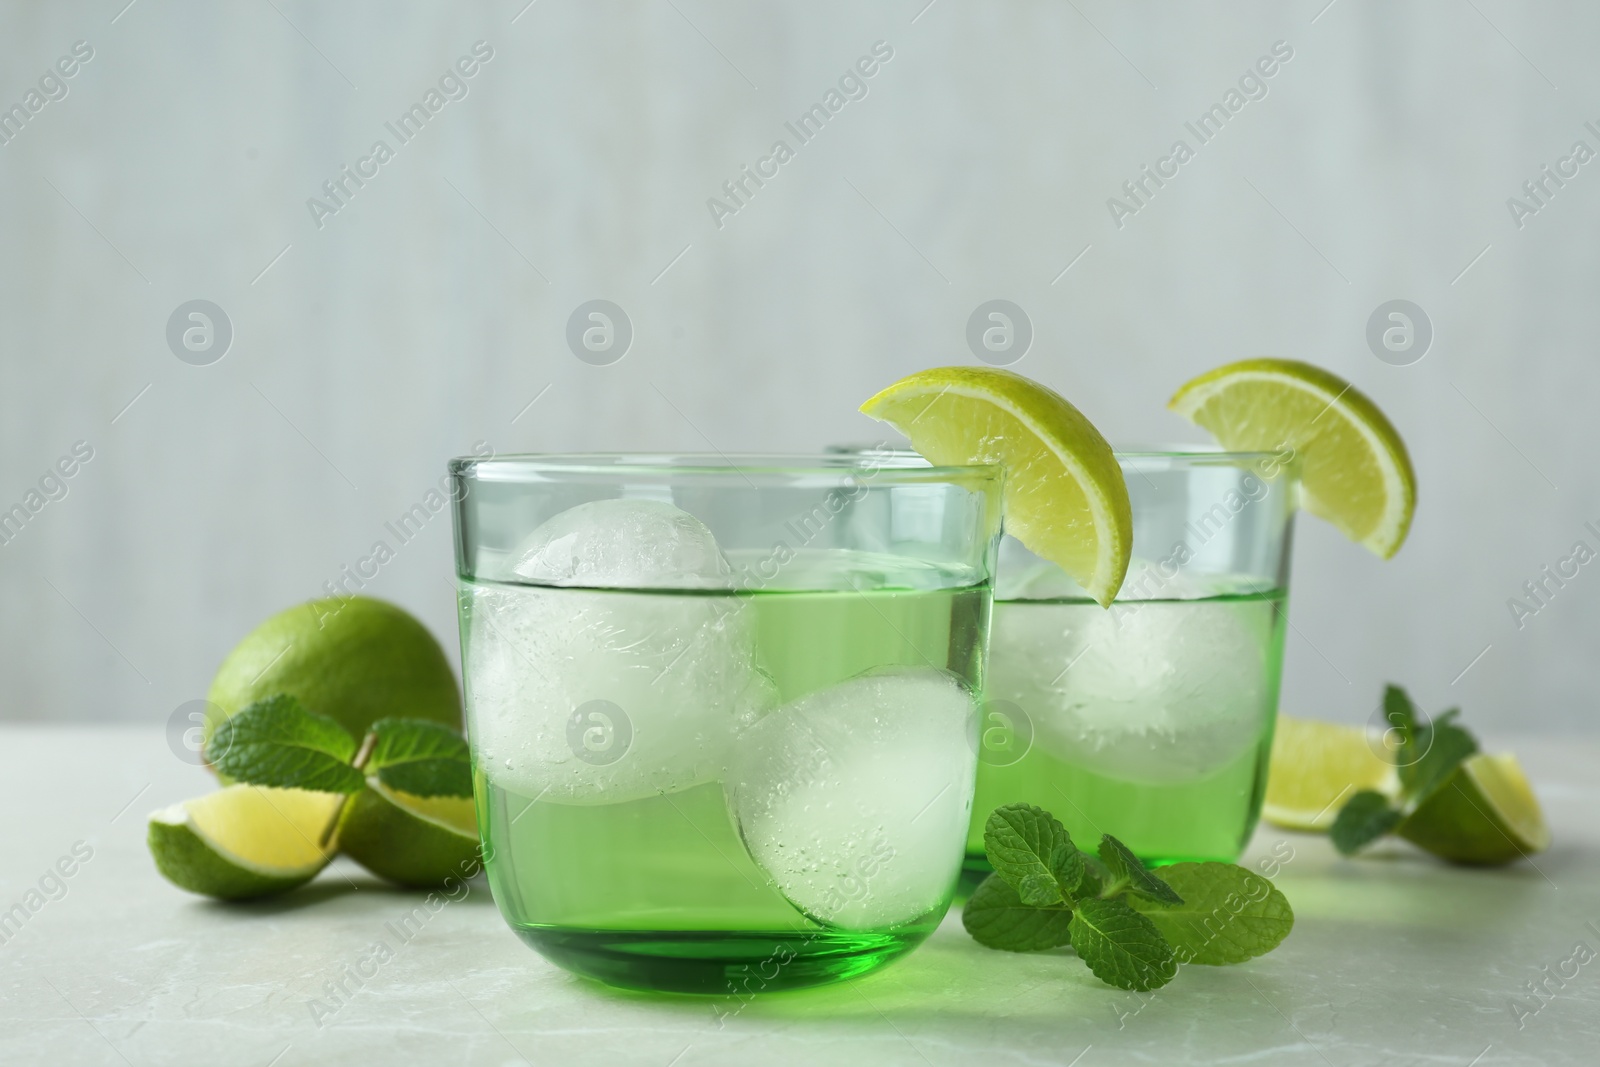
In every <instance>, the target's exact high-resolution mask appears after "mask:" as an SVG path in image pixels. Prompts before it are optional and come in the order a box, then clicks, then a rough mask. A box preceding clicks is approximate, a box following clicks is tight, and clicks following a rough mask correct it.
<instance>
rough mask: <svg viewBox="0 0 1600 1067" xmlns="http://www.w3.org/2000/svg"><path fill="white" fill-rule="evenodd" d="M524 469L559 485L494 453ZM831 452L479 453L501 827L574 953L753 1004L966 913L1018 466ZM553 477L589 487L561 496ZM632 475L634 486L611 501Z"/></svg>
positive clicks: (637, 977)
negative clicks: (996, 494)
mask: <svg viewBox="0 0 1600 1067" xmlns="http://www.w3.org/2000/svg"><path fill="white" fill-rule="evenodd" d="M518 462H520V463H524V464H531V465H533V466H534V467H535V468H536V470H535V472H534V473H535V474H536V475H538V478H536V479H533V480H531V481H523V480H522V479H521V478H520V477H519V476H520V475H521V474H522V473H523V472H521V471H518V470H516V469H512V470H509V471H502V470H500V469H497V468H496V467H495V464H496V463H507V464H510V463H518ZM816 462H817V464H818V467H817V469H805V470H801V471H799V472H798V473H794V474H791V473H789V472H788V471H786V470H785V471H783V472H782V473H779V472H775V471H773V470H770V469H762V467H761V466H760V465H759V464H756V463H744V462H742V463H740V464H739V465H738V466H737V468H735V467H733V466H729V465H726V464H722V463H719V461H717V460H710V461H704V460H702V461H700V463H699V465H698V466H696V467H695V468H692V469H691V471H690V473H689V474H685V473H684V468H683V465H682V464H671V465H668V464H665V463H660V462H657V463H654V464H652V463H650V462H649V461H648V460H646V461H642V462H632V463H627V464H626V465H624V466H623V469H622V471H621V475H622V476H621V477H615V476H612V475H611V474H610V472H609V471H605V470H602V469H598V468H596V467H594V466H593V465H592V464H591V465H590V466H589V467H585V466H583V465H582V464H576V463H574V462H573V461H572V460H559V459H542V458H541V459H533V458H529V459H526V460H520V461H516V460H512V461H489V462H488V463H484V462H481V461H480V462H478V463H476V464H474V465H472V468H471V469H473V470H474V471H475V472H476V474H477V478H476V480H475V481H474V482H473V484H472V486H471V487H470V491H468V492H465V493H463V499H464V500H465V501H470V502H471V503H472V507H471V508H465V507H464V508H463V512H464V515H463V518H462V530H463V531H464V535H465V536H466V537H467V538H468V539H469V540H470V539H472V538H473V537H474V536H476V538H477V539H478V541H479V544H478V547H477V550H476V551H475V552H472V553H464V555H465V556H466V558H465V559H464V560H463V561H461V582H460V609H461V611H460V614H461V632H462V658H463V674H464V677H465V680H466V691H467V707H468V717H469V723H470V737H471V742H472V747H473V758H474V776H475V787H476V795H477V806H478V823H479V829H480V833H481V835H482V837H483V841H484V846H485V865H486V868H487V870H488V876H489V884H490V887H491V890H492V892H493V894H494V897H495V901H496V903H497V904H498V905H499V907H500V909H501V912H502V914H503V915H504V916H505V918H506V920H507V922H508V923H509V924H510V925H511V927H512V928H513V929H514V930H515V931H516V932H517V933H518V935H519V936H521V937H522V938H523V939H524V940H525V941H527V942H528V943H529V944H530V945H531V946H532V947H534V948H535V949H537V950H538V951H539V952H541V953H543V954H544V955H545V956H547V957H548V958H550V959H551V960H553V961H554V962H556V963H558V964H560V965H562V966H564V967H567V968H569V969H571V970H574V971H577V972H578V973H581V974H585V975H588V976H591V977H594V978H598V979H600V980H602V981H606V982H609V983H611V984H615V985H620V986H627V987H632V988H640V989H656V990H672V991H679V992H695V993H706V994H715V995H723V996H740V997H742V996H748V995H749V994H751V993H754V992H761V991H767V990H774V989H782V988H789V987H794V986H801V985H809V984H815V983H817V982H825V981H831V980H835V979H840V978H846V977H849V976H852V975H855V974H860V973H862V972H864V971H867V970H870V969H872V968H874V967H876V966H879V965H881V964H883V963H885V962H887V961H889V960H892V959H894V958H896V957H897V956H900V955H902V954H903V953H905V952H907V951H909V950H910V949H911V948H913V947H915V946H916V945H917V944H918V943H920V942H921V941H922V940H923V939H924V938H926V937H927V936H928V934H930V933H931V932H932V931H933V929H934V928H935V927H936V926H937V925H938V923H939V921H940V920H941V919H942V918H943V916H944V913H945V910H946V908H947V907H948V906H949V903H950V899H951V896H952V894H953V892H954V890H955V887H956V881H957V877H958V875H959V872H960V869H961V865H962V860H963V855H964V843H965V837H966V827H967V825H968V822H969V819H970V816H971V791H972V782H973V776H974V773H975V769H976V764H977V738H976V724H977V701H976V696H975V694H976V693H977V691H978V689H979V687H980V684H981V681H982V670H983V656H984V650H985V644H986V640H985V639H986V636H987V626H988V621H989V608H990V596H991V585H990V581H989V577H988V575H989V568H990V567H991V566H992V562H991V561H992V554H993V543H994V538H995V530H994V511H995V509H994V508H993V506H992V504H991V503H990V502H989V501H988V499H987V496H986V494H987V493H988V492H989V487H990V486H992V485H993V484H994V482H995V472H994V471H993V469H992V468H981V467H980V468H958V469H956V470H957V471H959V472H960V473H957V474H951V473H940V472H939V471H938V469H936V468H930V467H928V466H926V465H925V464H924V463H923V462H922V461H920V460H915V461H911V460H907V461H904V469H896V470H888V469H879V470H871V471H868V472H866V473H862V467H861V462H862V461H861V460H860V459H843V458H838V457H830V458H827V459H823V460H818V461H816ZM574 467H575V468H576V469H573V468H574ZM852 472H854V475H860V477H859V479H858V482H857V483H856V484H852V483H850V482H849V481H847V476H854V475H853V473H852ZM747 477H748V484H747ZM539 479H548V480H554V481H556V482H557V483H562V482H563V480H564V479H565V480H567V481H571V482H585V481H586V482H587V484H585V485H584V487H583V492H584V493H585V494H587V495H590V496H593V497H595V499H593V500H590V501H587V502H584V503H580V504H576V505H575V506H569V507H567V508H566V509H565V510H562V509H561V507H560V505H561V504H570V497H567V498H565V499H563V494H562V493H561V492H559V491H552V490H551V489H550V488H549V487H548V486H547V485H542V484H541V482H540V480H539ZM619 482H620V483H622V484H623V485H625V486H626V490H625V491H628V492H630V493H632V494H636V495H635V496H632V497H629V498H619V497H616V496H609V497H608V496H606V495H603V494H605V493H613V494H614V493H615V492H616V491H617V489H618V485H617V484H616V483H619ZM652 482H654V483H655V484H656V485H657V486H672V487H673V495H674V497H675V499H676V500H678V501H680V502H681V503H682V504H683V505H685V506H684V507H680V506H678V504H677V503H674V504H667V503H665V502H664V501H663V500H662V499H661V496H662V495H663V494H662V493H661V492H659V490H656V491H651V490H649V489H644V490H641V486H650V483H652ZM507 483H509V484H507ZM695 483H698V484H695ZM757 485H759V486H760V487H761V488H760V490H759V491H755V492H752V491H753V490H755V487H756V486H757ZM530 486H532V487H533V488H530ZM707 486H710V487H712V488H713V489H714V490H715V491H711V490H708V488H707ZM891 487H892V491H891ZM830 494H832V495H830ZM545 497H549V498H553V499H551V500H550V501H549V502H545V501H544V500H543V498H545ZM529 498H532V499H536V500H539V501H540V503H539V506H537V507H533V508H527V509H526V511H525V516H524V517H521V518H517V519H515V520H514V521H513V520H511V519H510V515H512V514H514V513H515V512H516V510H517V509H518V508H519V507H523V506H525V501H526V500H527V499H529ZM819 500H820V501H822V503H821V504H820V505H819V504H818V503H817V501H819ZM687 507H694V508H695V512H694V514H690V513H689V511H688V510H687ZM551 511H554V512H555V514H554V515H553V516H552V515H549V514H548V513H549V512H551ZM530 513H531V517H527V516H528V515H529V514H530ZM796 515H798V516H801V519H800V520H798V521H791V520H792V519H793V517H794V516H796ZM697 516H700V517H703V518H704V519H705V520H706V521H704V522H702V521H701V518H700V517H697ZM490 520H493V521H494V522H496V523H498V524H500V525H499V528H497V529H492V530H491V529H485V524H486V523H489V521H490ZM530 529H531V530H532V532H531V533H530V532H529V530H530ZM775 530H779V531H783V532H779V533H777V534H776V535H774V531H775ZM474 531H476V533H475V532H474ZM713 531H714V532H715V534H714V535H713ZM774 536H776V538H777V539H778V540H782V541H785V547H784V549H783V550H782V551H777V552H775V550H774ZM795 542H799V543H795ZM755 545H760V546H762V547H760V548H759V549H758V548H755V547H753V546H755ZM504 546H509V547H504ZM605 583H610V584H609V585H607V584H605Z"/></svg>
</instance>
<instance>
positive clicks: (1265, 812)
mask: <svg viewBox="0 0 1600 1067" xmlns="http://www.w3.org/2000/svg"><path fill="white" fill-rule="evenodd" d="M1398 785H1399V783H1398V781H1397V780H1396V776H1395V770H1394V767H1393V766H1392V765H1391V764H1390V763H1389V761H1387V760H1385V759H1383V758H1381V757H1380V756H1379V755H1378V754H1377V753H1376V752H1374V751H1373V750H1372V747H1371V746H1370V745H1369V744H1368V743H1367V735H1366V732H1365V731H1364V730H1360V729H1357V728H1356V727H1353V726H1340V725H1337V724H1335V723H1331V722H1316V721H1314V720H1311V719H1291V718H1290V717H1289V716H1287V715H1279V716H1278V726H1277V730H1276V732H1275V733H1274V734H1273V736H1272V768H1271V770H1270V772H1269V773H1268V776H1267V797H1266V802H1265V803H1264V804H1263V805H1262V807H1261V817H1262V818H1263V819H1266V820H1267V821H1268V822H1270V823H1272V824H1273V825H1275V826H1281V827H1283V828H1284V829H1285V830H1303V831H1325V830H1327V829H1328V827H1330V826H1332V825H1333V820H1334V819H1336V818H1338V816H1339V809H1340V808H1341V807H1342V806H1343V805H1344V802H1345V801H1346V800H1349V799H1350V797H1351V795H1352V794H1354V793H1357V792H1360V791H1361V790H1363V789H1375V790H1377V791H1378V792H1380V793H1385V794H1388V795H1390V796H1393V795H1394V793H1395V791H1396V789H1397V788H1398Z"/></svg>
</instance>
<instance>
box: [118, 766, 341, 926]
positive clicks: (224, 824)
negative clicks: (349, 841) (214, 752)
mask: <svg viewBox="0 0 1600 1067" xmlns="http://www.w3.org/2000/svg"><path fill="white" fill-rule="evenodd" d="M343 800H344V798H343V797H342V796H339V795H338V794H336V793H313V792H309V791H307V790H304V789H266V788H261V787H258V786H253V785H232V786H228V787H227V788H226V789H219V790H217V791H216V792H215V793H209V794H207V795H206V796H203V797H196V798H195V799H193V800H185V801H183V802H182V803H179V804H174V805H172V806H171V807H170V808H164V809H162V810H161V811H157V812H154V813H152V814H151V816H150V830H149V835H148V838H147V840H148V842H149V845H150V854H151V856H153V857H154V858H155V861H156V869H157V870H159V871H160V872H161V873H162V874H164V875H166V877H167V879H168V880H169V881H170V882H172V883H173V884H174V885H177V886H179V887H181V888H183V889H187V890H189V891H190V892H191V893H203V894H205V895H206V896H210V897H220V898H222V899H224V900H242V899H245V898H247V897H259V896H265V895H267V894H269V893H281V892H283V891H284V890H286V889H293V888H294V887H295V886H298V885H301V884H303V883H305V882H309V881H310V880H311V879H312V878H314V877H316V875H317V872H319V871H321V870H322V868H324V867H326V866H327V865H328V861H329V860H330V859H332V858H333V853H332V851H331V848H332V846H331V844H330V845H329V846H328V847H323V846H321V845H320V844H319V842H321V841H322V838H323V836H324V834H325V833H326V831H327V829H328V827H329V826H330V825H331V824H332V822H333V819H334V816H335V815H337V814H338V811H339V805H340V803H341V802H342V801H343Z"/></svg>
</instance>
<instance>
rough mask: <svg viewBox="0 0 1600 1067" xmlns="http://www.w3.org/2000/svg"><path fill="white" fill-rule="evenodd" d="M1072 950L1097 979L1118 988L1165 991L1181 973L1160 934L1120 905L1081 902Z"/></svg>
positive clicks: (1093, 899) (1075, 917) (1074, 915)
mask: <svg viewBox="0 0 1600 1067" xmlns="http://www.w3.org/2000/svg"><path fill="white" fill-rule="evenodd" d="M1072 949H1073V951H1074V952H1076V953H1077V954H1078V958H1079V959H1081V960H1083V962H1084V963H1087V964H1088V965H1089V970H1091V971H1093V972H1094V976H1095V977H1096V978H1098V979H1100V980H1101V981H1102V982H1104V983H1106V984H1107V985H1114V986H1116V987H1117V988H1118V989H1136V990H1139V991H1141V992H1142V991H1144V990H1147V989H1160V988H1161V987H1162V986H1164V985H1166V984H1167V983H1168V982H1170V981H1172V979H1173V978H1175V977H1176V976H1177V974H1178V960H1177V957H1176V956H1174V955H1173V952H1172V946H1171V945H1170V944H1168V942H1167V939H1166V938H1164V937H1162V936H1161V931H1160V930H1157V929H1156V926H1155V924H1154V923H1152V922H1151V921H1150V920H1149V919H1147V918H1145V917H1144V916H1143V915H1140V914H1139V913H1138V912H1136V911H1134V910H1133V909H1132V908H1130V907H1129V906H1128V905H1127V904H1126V903H1124V902H1123V901H1121V900H1102V899H1100V898H1099V897H1091V898H1090V899H1088V900H1084V901H1080V902H1079V904H1078V906H1077V908H1076V909H1074V910H1073V912H1072Z"/></svg>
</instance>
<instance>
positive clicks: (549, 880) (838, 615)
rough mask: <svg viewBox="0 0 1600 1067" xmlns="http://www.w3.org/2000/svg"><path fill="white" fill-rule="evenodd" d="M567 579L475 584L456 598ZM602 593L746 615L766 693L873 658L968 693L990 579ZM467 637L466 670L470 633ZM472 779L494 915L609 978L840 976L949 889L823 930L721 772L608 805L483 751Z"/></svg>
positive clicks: (758, 984)
mask: <svg viewBox="0 0 1600 1067" xmlns="http://www.w3.org/2000/svg"><path fill="white" fill-rule="evenodd" d="M570 592H572V593H580V592H581V595H584V596H588V597H593V596H594V595H595V593H594V591H592V590H583V591H570ZM568 593H569V591H567V590H561V589H549V588H544V589H537V590H534V589H529V588H527V587H516V586H505V585H497V584H495V583H479V584H476V585H473V584H466V585H465V588H464V592H463V596H464V597H466V598H471V597H476V596H484V595H491V596H499V597H505V596H508V595H510V596H518V595H527V596H535V597H542V598H560V597H563V596H566V595H568ZM606 595H609V596H615V597H619V598H635V599H636V600H638V601H641V602H643V601H657V602H659V600H660V599H661V598H663V597H675V598H682V599H684V600H686V601H688V600H694V601H699V602H702V603H703V602H704V601H705V600H706V599H708V598H711V599H717V600H723V601H726V602H727V603H728V607H729V610H747V611H753V612H754V613H755V634H756V637H755V644H756V658H757V663H758V664H759V666H760V667H761V669H762V670H763V671H764V672H765V673H766V674H767V675H768V676H769V677H770V678H771V680H772V681H773V682H774V683H775V684H776V688H777V699H778V700H779V701H788V700H792V699H794V698H796V697H799V696H802V695H805V694H808V693H812V692H815V691H817V690H819V689H822V688H824V687H826V686H830V685H833V684H835V683H838V682H841V681H844V680H846V679H849V678H852V677H854V676H856V675H858V674H860V673H861V672H863V671H866V670H870V669H872V668H876V667H890V666H907V667H925V666H933V667H937V668H940V669H944V670H949V671H951V672H953V673H955V674H956V675H958V676H960V677H961V678H963V679H964V680H965V681H966V682H967V684H968V685H969V686H970V687H971V688H972V689H973V690H974V691H976V690H977V689H978V684H979V682H980V681H981V679H980V678H979V677H978V672H979V667H980V664H981V654H982V648H983V641H984V637H985V629H986V626H987V622H988V619H987V611H986V608H987V599H988V590H987V589H986V588H970V587H969V588H962V589H934V590H929V589H909V590H902V589H895V590H878V591H872V592H833V591H830V592H756V593H747V594H739V595H729V594H722V593H709V594H703V593H680V592H644V591H641V592H631V591H617V592H615V593H611V594H606ZM469 614H470V608H469ZM464 632H466V631H465V629H464ZM465 651H466V660H467V666H466V670H467V673H468V676H469V678H470V677H471V674H472V671H473V655H472V649H471V647H470V643H469V644H468V646H467V648H466V650H465ZM469 689H470V686H469ZM469 698H470V694H469ZM886 773H892V769H886ZM475 785H476V792H477V805H478V825H479V829H480V831H481V833H482V835H483V838H484V844H485V853H486V856H487V861H486V869H487V872H488V877H489V884H490V888H491V890H492V892H493V894H494V898H495V901H496V903H497V904H498V905H499V907H500V910H501V913H502V914H503V915H504V916H505V918H506V920H507V922H509V923H510V924H511V926H512V928H513V929H514V930H516V932H517V933H518V935H519V936H521V937H522V938H523V939H524V940H525V941H526V942H527V943H528V944H529V945H531V946H532V947H533V948H535V949H536V950H538V951H539V952H540V953H542V954H543V955H545V956H546V957H548V958H549V959H551V960H552V961H553V962H555V963H558V964H560V965H561V966H563V967H566V968H567V969H569V970H572V971H575V972H577V973H579V974H583V975H587V976H589V977H592V978H597V979H599V980H601V981H604V982H607V983H609V984H612V985H617V986H623V987H628V988H635V989H649V990H668V991H676V992H685V993H701V994H712V995H721V996H729V997H745V996H749V995H752V994H754V993H756V992H762V991H771V990H777V989H786V988H795V987H799V986H806V985H813V984H817V983H821V982H828V981H834V980H837V979H840V978H847V977H850V976H853V975H856V974H861V973H864V972H866V971H869V970H872V969H874V968H875V967H878V966H880V965H882V964H884V963H887V962H889V961H890V960H893V959H895V958H897V957H899V956H901V955H903V954H905V953H906V952H908V951H910V950H911V949H912V948H914V947H916V946H917V945H918V944H919V943H921V942H922V941H923V939H925V938H926V937H927V936H928V935H929V934H930V933H932V932H933V930H934V929H935V928H936V927H937V926H938V924H939V921H940V920H941V919H942V918H943V916H944V912H945V910H946V909H947V908H948V906H949V902H950V899H951V897H952V895H953V893H954V890H955V885H954V884H951V885H949V886H946V887H944V888H943V893H942V895H940V896H939V897H938V903H937V906H936V907H934V908H932V909H931V910H929V911H928V912H927V913H926V914H924V915H921V916H918V917H916V918H915V919H913V920H910V921H905V922H899V923H897V924H895V925H894V926H892V927H886V928H881V929H865V930H862V929H851V930H841V929H837V928H831V927H828V926H825V925H824V924H822V923H819V922H816V921H814V920H812V919H811V918H809V917H808V916H806V915H805V914H803V913H802V912H801V911H799V910H798V909H797V908H795V906H794V905H792V904H791V903H790V902H789V901H788V900H787V899H785V898H784V896H783V895H782V894H781V893H780V892H779V891H778V889H777V888H776V887H775V885H774V884H773V882H772V880H771V879H770V878H769V877H768V876H767V874H766V873H765V872H764V871H763V870H762V869H761V867H760V866H759V865H758V864H757V863H756V862H755V861H754V860H753V859H752V858H751V857H750V854H749V852H748V851H747V849H746V848H745V845H744V842H743V841H742V840H741V839H740V836H739V830H738V828H737V826H736V825H735V822H734V819H733V817H732V815H731V813H730V811H729V806H728V802H727V799H726V797H725V795H724V793H725V791H724V786H723V783H722V782H721V781H710V782H704V783H702V784H698V785H695V786H693V787H691V788H686V789H682V790H679V791H676V792H671V793H665V794H656V795H652V796H648V797H645V798H643V799H633V800H626V801H623V802H620V803H610V804H607V803H585V804H577V803H553V802H551V801H550V800H549V799H547V798H546V799H541V798H537V797H530V796H527V795H524V794H522V793H519V792H516V791H513V790H511V789H508V788H504V787H503V786H501V785H499V784H497V783H496V781H495V774H494V768H492V767H484V766H481V765H480V766H478V767H476V768H475ZM963 788H964V786H963Z"/></svg>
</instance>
